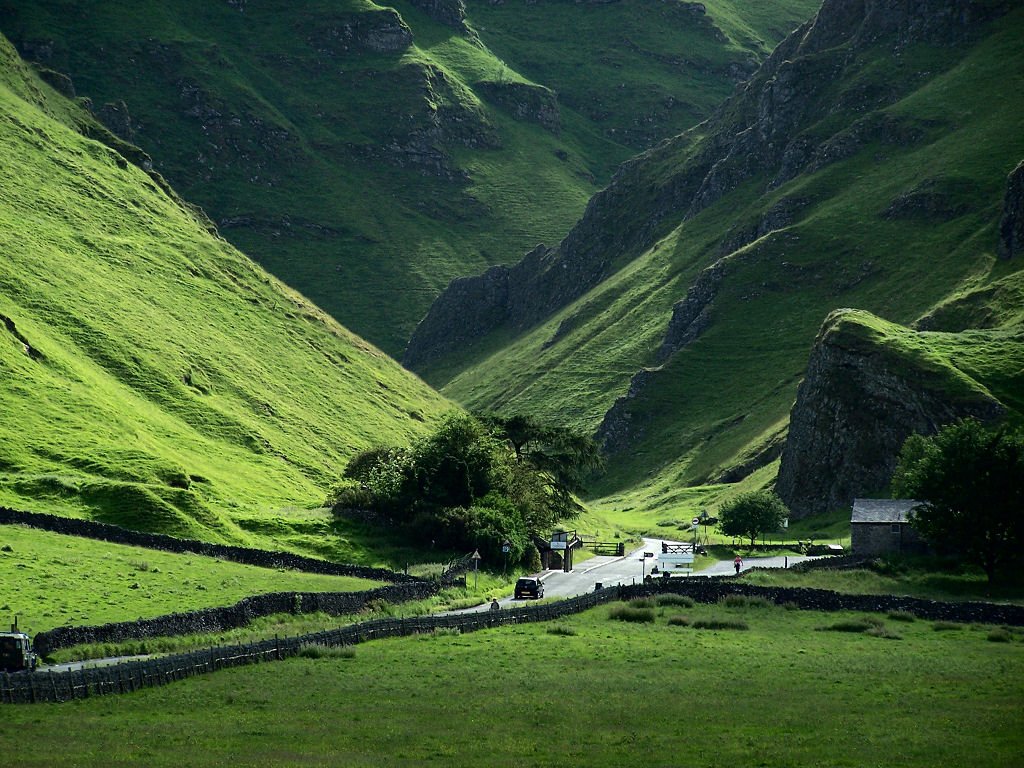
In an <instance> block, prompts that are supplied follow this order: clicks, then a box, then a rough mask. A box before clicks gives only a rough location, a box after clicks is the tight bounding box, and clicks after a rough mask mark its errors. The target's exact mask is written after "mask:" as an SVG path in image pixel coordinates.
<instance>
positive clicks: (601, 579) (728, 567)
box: [477, 538, 809, 610]
mask: <svg viewBox="0 0 1024 768" xmlns="http://www.w3.org/2000/svg"><path fill="white" fill-rule="evenodd" d="M643 541H644V543H643V545H642V546H640V547H638V548H637V549H636V550H634V551H633V552H630V553H629V554H628V555H626V556H625V557H604V556H597V557H593V558H591V559H590V560H586V561H584V562H582V563H580V564H579V566H577V567H576V568H574V569H573V570H572V571H571V572H569V573H564V572H562V571H546V572H545V573H544V574H543V578H544V596H545V597H572V596H574V595H581V594H583V593H585V592H592V591H594V588H595V586H596V585H597V584H601V585H602V586H605V587H610V586H612V585H615V584H635V583H639V582H641V581H643V578H644V576H645V575H647V574H649V573H650V572H651V568H652V567H654V566H655V565H658V560H657V556H658V555H660V554H661V544H662V541H666V542H668V543H670V544H679V543H681V542H678V541H672V540H668V539H650V538H645V539H644V540H643ZM644 552H653V553H654V555H655V557H654V558H653V559H649V560H646V561H643V562H642V561H641V559H640V558H641V556H642V555H643V553H644ZM807 559H809V558H808V557H806V556H804V555H789V556H788V557H750V558H746V559H745V560H744V561H743V565H742V567H741V570H743V571H746V570H749V569H750V568H754V567H758V568H784V567H785V566H786V565H787V564H788V565H793V564H794V563H799V562H800V561H802V560H807ZM734 572H735V569H734V567H733V563H732V561H731V560H720V561H719V562H717V563H715V564H714V565H712V566H710V567H709V568H706V569H704V570H702V571H697V572H695V573H694V574H693V576H692V578H697V577H704V576H721V575H723V574H729V573H734ZM498 602H499V603H500V604H501V605H503V606H509V605H523V604H527V603H529V602H530V601H529V600H515V599H513V598H511V597H506V598H504V599H499V600H498ZM486 607H487V606H483V608H484V609H486ZM477 610H480V609H477Z"/></svg>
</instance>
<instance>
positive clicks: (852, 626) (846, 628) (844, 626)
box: [818, 619, 882, 632]
mask: <svg viewBox="0 0 1024 768" xmlns="http://www.w3.org/2000/svg"><path fill="white" fill-rule="evenodd" d="M881 626H882V624H881V622H879V621H875V620H871V619H843V620H842V621H837V622H835V623H834V624H830V625H829V626H827V627H819V628H818V630H819V631H822V632H867V631H868V630H870V629H878V628H879V627H881Z"/></svg>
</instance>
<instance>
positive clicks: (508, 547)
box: [501, 541, 512, 578]
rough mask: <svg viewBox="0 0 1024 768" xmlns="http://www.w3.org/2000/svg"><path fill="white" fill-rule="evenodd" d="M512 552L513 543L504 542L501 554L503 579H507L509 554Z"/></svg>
mask: <svg viewBox="0 0 1024 768" xmlns="http://www.w3.org/2000/svg"><path fill="white" fill-rule="evenodd" d="M511 551H512V542H511V541H503V542H502V543H501V554H502V564H501V578H505V573H506V572H507V571H508V553H509V552H511Z"/></svg>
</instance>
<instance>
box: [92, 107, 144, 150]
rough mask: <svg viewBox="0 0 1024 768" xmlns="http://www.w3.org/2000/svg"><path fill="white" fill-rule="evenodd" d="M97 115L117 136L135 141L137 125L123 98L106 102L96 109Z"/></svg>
mask: <svg viewBox="0 0 1024 768" xmlns="http://www.w3.org/2000/svg"><path fill="white" fill-rule="evenodd" d="M96 117H97V118H98V119H99V121H100V122H101V123H103V124H104V125H105V126H107V128H109V129H110V132H111V133H113V134H114V135H115V136H117V137H119V138H122V139H124V140H125V141H128V142H134V141H135V127H134V126H133V125H132V116H131V115H130V114H129V113H128V105H127V104H125V103H124V101H123V100H121V101H115V102H111V103H108V104H104V105H103V106H102V107H100V108H99V109H97V110H96Z"/></svg>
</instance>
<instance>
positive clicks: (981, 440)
mask: <svg viewBox="0 0 1024 768" xmlns="http://www.w3.org/2000/svg"><path fill="white" fill-rule="evenodd" d="M892 487H893V495H894V496H896V497H901V498H912V499H919V500H920V501H921V502H922V503H921V505H920V506H918V507H916V508H915V509H914V510H913V511H912V513H911V524H912V525H913V526H914V527H915V528H916V529H917V530H918V531H920V533H921V535H922V536H923V537H924V538H925V540H926V541H928V542H930V543H931V544H932V545H933V546H934V547H935V548H936V549H938V550H940V551H947V552H957V553H959V554H960V555H961V557H963V558H964V559H965V560H967V561H968V562H972V563H975V564H976V565H979V566H981V568H982V569H984V571H985V574H986V575H987V576H988V579H989V582H990V583H991V582H992V581H994V580H995V579H996V577H997V575H998V572H999V569H1000V568H1001V567H1003V566H1005V565H1007V564H1009V563H1011V562H1014V561H1019V560H1020V559H1021V552H1022V547H1024V433H1022V432H1020V431H1012V430H1010V429H1008V428H1006V427H1003V428H1000V429H987V428H985V427H984V426H983V425H982V424H981V423H980V422H978V421H977V420H974V419H967V420H964V421H961V422H959V423H957V424H953V425H950V426H947V427H945V428H943V429H942V430H940V431H939V433H938V434H937V435H935V436H933V437H922V436H921V435H912V436H911V437H910V438H908V439H907V441H906V442H905V443H904V445H903V449H902V451H901V452H900V457H899V462H898V464H897V467H896V472H895V474H894V475H893V480H892Z"/></svg>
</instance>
